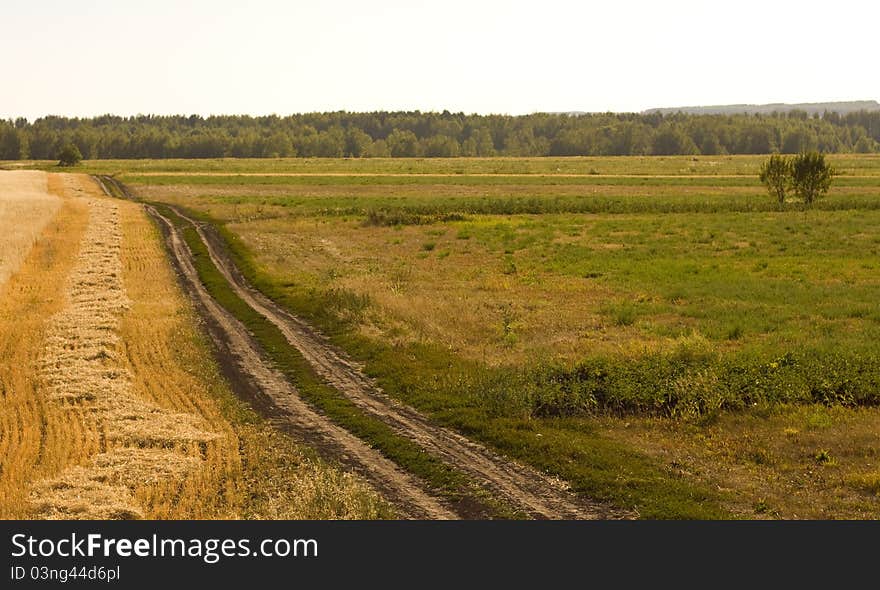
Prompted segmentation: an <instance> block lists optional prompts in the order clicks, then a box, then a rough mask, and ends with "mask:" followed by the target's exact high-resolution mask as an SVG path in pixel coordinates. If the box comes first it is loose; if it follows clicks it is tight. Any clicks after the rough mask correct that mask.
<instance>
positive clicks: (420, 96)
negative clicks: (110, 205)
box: [0, 0, 880, 119]
mask: <svg viewBox="0 0 880 590" xmlns="http://www.w3.org/2000/svg"><path fill="white" fill-rule="evenodd" d="M722 6H723V7H722ZM877 12H878V9H877V8H876V0H873V1H871V2H867V1H863V2H857V1H852V0H836V1H835V2H830V3H829V2H822V3H821V4H820V3H818V2H817V3H813V2H810V1H809V0H800V1H796V2H794V1H778V2H774V1H773V0H762V1H753V0H739V1H737V2H725V3H723V4H722V3H719V2H709V1H706V2H696V1H685V0H670V1H659V0H658V1H655V2H636V1H632V0H613V1H606V2H563V1H560V0H543V1H541V2H534V1H533V2H518V1H515V0H513V1H511V0H507V1H500V0H487V1H481V0H469V1H461V0H443V1H431V2H429V1H422V0H406V1H402V0H400V1H399V0H377V1H374V2H368V1H348V0H344V1H332V0H325V1H317V0H316V1H313V2H300V1H288V2H285V1H280V0H278V1H275V0H249V1H242V0H234V1H231V0H230V1H227V0H210V1H208V0H193V1H186V0H150V1H149V2H133V1H127V0H125V1H123V0H77V1H70V0H65V1H60V0H48V1H45V0H44V1H32V2H28V1H25V0H2V2H0V31H2V33H0V55H2V56H3V61H2V66H0V68H2V69H0V71H2V74H3V75H2V79H0V117H4V118H6V117H11V116H19V115H21V116H26V117H28V118H30V119H34V118H35V117H38V116H42V115H46V114H61V115H76V116H89V115H97V114H103V113H108V112H111V113H116V114H125V115H129V114H137V113H160V114H168V113H184V114H190V113H199V114H205V115H207V114H212V113H251V114H269V113H279V114H287V113H294V112H307V111H327V110H349V111H365V110H378V109H383V110H397V109H420V110H443V109H449V110H451V111H465V112H467V113H471V112H478V113H511V114H522V113H530V112H535V111H572V110H578V111H606V110H611V111H638V110H643V109H645V108H649V107H654V106H684V105H694V104H725V103H742V102H748V103H764V102H808V101H826V100H851V99H880V76H878V75H877V65H876V59H877V56H878V45H877V37H876V35H877V28H876V26H877V22H878V14H877Z"/></svg>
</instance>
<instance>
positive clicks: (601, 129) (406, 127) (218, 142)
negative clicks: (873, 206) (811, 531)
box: [0, 110, 880, 160]
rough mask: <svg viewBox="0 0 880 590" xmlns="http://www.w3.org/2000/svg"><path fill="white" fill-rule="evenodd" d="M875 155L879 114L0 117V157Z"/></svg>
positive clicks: (415, 113)
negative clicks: (66, 151)
mask: <svg viewBox="0 0 880 590" xmlns="http://www.w3.org/2000/svg"><path fill="white" fill-rule="evenodd" d="M67 144H74V145H76V146H77V148H78V149H79V150H80V152H81V153H82V155H83V157H85V158H86V159H134V158H154V159H161V158H220V157H240V158H276V157H334V158H335V157H354V158H361V157H428V158H431V157H459V156H470V157H474V156H482V157H488V156H617V155H620V156H625V155H723V154H766V153H773V152H782V153H798V152H804V151H814V150H815V151H820V152H825V153H876V152H880V111H867V110H865V111H858V112H851V113H846V114H840V113H837V112H825V113H823V114H821V115H819V114H813V115H810V114H809V113H807V112H805V111H798V110H794V111H790V112H786V113H773V114H770V115H765V114H758V115H749V114H742V115H693V114H685V113H673V114H663V113H603V114H600V113H591V114H579V115H571V114H550V113H536V114H531V115H520V116H512V115H466V114H464V113H450V112H449V111H443V112H441V113H438V112H420V111H408V112H372V113H350V112H345V111H340V112H330V113H308V114H297V115H289V116H278V115H269V116H259V117H254V116H248V115H224V116H209V117H202V116H199V115H191V116H183V115H179V116H164V115H163V116H157V115H137V116H132V117H122V116H116V115H103V116H99V117H93V118H68V117H58V116H48V117H42V118H39V119H37V120H35V121H33V122H31V121H28V120H26V119H24V118H18V119H15V120H7V121H0V160H21V159H34V160H51V159H55V158H57V155H58V153H59V151H60V150H61V148H62V147H63V146H65V145H67Z"/></svg>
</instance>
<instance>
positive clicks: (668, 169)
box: [83, 155, 880, 518]
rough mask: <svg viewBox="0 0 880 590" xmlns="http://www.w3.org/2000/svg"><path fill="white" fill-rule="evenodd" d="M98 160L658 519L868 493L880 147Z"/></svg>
mask: <svg viewBox="0 0 880 590" xmlns="http://www.w3.org/2000/svg"><path fill="white" fill-rule="evenodd" d="M761 160H762V158H761V157H757V156H756V157H753V156H729V157H728V156H725V157H716V158H712V157H704V156H701V157H666V158H649V157H632V158H628V157H621V158H535V159H516V158H510V159H503V158H497V159H434V160H393V159H375V160H332V159H325V160H308V159H300V160H295V159H290V160H206V161H181V160H164V161H159V160H156V161H98V162H92V163H87V164H86V165H85V166H83V168H84V169H85V171H88V172H93V173H109V174H115V175H116V177H117V178H118V179H119V180H121V181H123V182H125V183H126V184H127V185H128V186H130V187H131V188H132V189H133V190H134V192H135V193H136V194H138V195H139V196H141V197H142V198H144V199H147V200H151V201H161V202H167V203H172V204H177V205H181V206H183V207H185V208H186V209H187V210H189V211H190V212H192V213H193V214H196V215H198V216H200V217H202V218H203V219H206V220H210V221H212V222H214V223H216V224H217V225H218V227H220V228H221V230H222V231H223V234H224V236H225V237H226V239H227V242H228V245H229V246H230V248H231V249H232V250H233V253H234V256H235V258H236V260H237V262H238V264H239V266H240V267H241V268H242V270H243V271H244V272H245V274H246V275H247V276H248V277H249V278H250V279H251V281H252V282H253V283H254V284H255V285H256V286H258V287H259V288H260V289H261V290H262V291H263V292H265V293H266V294H267V295H269V296H270V297H272V298H273V299H275V300H276V301H278V302H280V303H282V304H283V305H285V306H287V307H288V308H290V309H291V310H293V311H294V312H295V313H297V314H300V315H302V316H304V317H306V318H307V319H309V320H311V321H312V322H314V323H316V324H317V325H319V326H320V327H321V328H322V330H324V331H325V332H326V333H327V334H328V335H329V336H330V337H331V338H332V340H333V341H334V342H335V343H336V344H338V345H339V346H341V347H342V348H344V349H345V350H347V351H348V352H349V353H350V354H351V355H352V356H353V357H355V358H356V359H357V360H359V361H362V362H363V363H364V364H365V367H366V370H367V371H368V372H369V373H370V374H372V375H373V376H375V377H376V378H378V380H379V382H380V383H381V384H382V386H383V387H384V389H385V390H386V391H387V392H388V393H389V394H390V395H392V396H394V397H396V398H398V399H401V400H403V401H405V402H407V403H409V404H412V405H414V406H416V407H417V408H419V409H421V410H423V411H424V412H426V413H428V414H429V415H430V416H431V417H432V418H433V419H435V420H436V421H438V422H441V423H444V424H447V425H451V426H453V427H455V428H457V429H459V430H460V431H462V432H463V433H465V434H467V435H469V436H472V437H475V438H477V439H480V440H482V441H484V442H486V443H487V444H489V445H491V446H493V447H495V448H496V449H498V450H499V451H501V452H502V453H505V454H507V455H509V456H511V457H514V458H516V459H518V460H521V461H523V462H526V463H531V464H533V465H535V466H536V467H538V468H540V469H542V470H545V471H548V472H550V473H553V474H555V475H558V476H560V477H562V478H563V479H565V480H567V481H568V482H569V483H570V484H571V486H572V487H573V489H575V490H576V491H578V492H580V493H584V494H586V495H588V496H590V497H594V498H598V499H602V500H606V501H608V502H610V503H613V504H615V505H617V506H620V507H622V508H626V509H635V510H636V511H637V512H638V514H640V515H641V516H643V517H647V518H668V517H673V518H691V517H709V518H712V517H743V518H755V517H773V516H782V517H789V518H793V517H808V518H825V517H848V518H863V517H877V516H880V499H878V494H880V467H878V465H877V462H876V461H877V455H876V454H877V447H876V432H877V428H878V427H880V412H878V411H877V410H876V409H875V407H876V406H877V405H878V403H880V345H878V342H880V338H878V336H880V307H878V305H877V302H878V300H880V273H878V270H880V258H878V253H880V157H877V156H852V155H846V156H834V157H832V158H831V161H832V164H833V165H834V166H835V167H836V169H837V170H838V172H839V176H838V178H837V179H836V180H835V183H834V185H833V188H832V190H831V192H830V194H829V195H828V196H827V197H825V198H824V199H823V200H821V201H820V202H819V203H817V204H816V206H814V207H813V208H812V209H809V210H807V209H805V208H803V207H802V206H801V205H799V204H797V203H790V204H788V206H787V207H786V210H784V211H778V210H777V207H776V204H775V203H774V201H773V199H772V198H771V197H770V196H769V195H768V194H767V193H766V192H765V190H764V189H763V187H762V186H761V185H760V184H759V182H758V181H757V178H756V174H757V167H758V165H759V164H760V162H761Z"/></svg>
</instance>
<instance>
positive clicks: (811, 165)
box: [791, 152, 834, 206]
mask: <svg viewBox="0 0 880 590" xmlns="http://www.w3.org/2000/svg"><path fill="white" fill-rule="evenodd" d="M833 177H834V169H833V168H832V167H831V165H830V164H828V163H827V162H826V161H825V155H824V154H820V153H818V152H809V153H806V154H799V155H797V156H795V157H794V159H793V160H792V163H791V186H792V188H793V189H794V192H795V193H796V194H797V196H799V197H800V198H801V200H803V202H804V204H806V205H807V206H810V205H812V204H813V202H814V201H816V200H817V199H818V198H819V197H821V196H822V195H824V194H825V193H827V192H828V189H829V188H830V187H831V180H832V178H833Z"/></svg>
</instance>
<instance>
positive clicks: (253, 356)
mask: <svg viewBox="0 0 880 590" xmlns="http://www.w3.org/2000/svg"><path fill="white" fill-rule="evenodd" d="M147 209H148V211H149V212H150V214H151V215H153V216H154V217H155V218H157V219H160V220H161V222H162V224H163V228H164V231H165V233H166V237H167V240H168V243H169V249H170V251H171V252H172V255H173V257H174V263H175V265H176V266H177V267H178V269H179V270H180V271H181V272H182V274H183V275H184V277H185V279H186V281H187V283H188V286H189V288H190V290H191V291H192V292H193V294H194V295H195V296H196V298H197V300H198V301H199V302H200V305H201V307H202V311H203V312H204V314H205V317H206V319H207V320H208V324H209V329H210V331H211V333H212V336H213V337H214V339H215V341H218V344H220V345H221V347H222V349H223V352H224V353H226V352H228V353H229V356H230V357H231V358H233V359H235V362H236V364H237V368H236V371H235V372H236V373H237V374H238V375H237V376H236V375H233V376H232V377H234V378H235V379H236V380H237V381H243V382H245V385H249V387H250V390H251V392H250V397H251V398H252V399H253V400H256V401H257V402H258V403H259V405H261V406H262V407H263V408H266V407H272V406H274V407H276V408H277V409H278V410H281V411H282V412H280V415H279V416H278V419H279V420H281V422H283V424H282V426H284V427H286V428H287V429H288V430H291V429H292V430H294V431H295V433H296V434H297V435H299V436H300V437H302V438H305V439H306V440H307V441H309V442H310V443H312V444H315V443H319V445H320V446H321V447H324V448H330V449H331V450H332V449H335V453H334V454H335V455H336V456H337V457H340V458H342V459H347V460H348V461H349V463H350V464H352V463H353V464H354V465H355V466H356V467H357V470H358V471H359V472H360V473H361V474H362V475H364V476H365V477H366V478H367V479H368V480H370V481H372V482H373V483H374V485H376V486H377V487H378V488H379V489H380V490H382V491H383V493H385V494H386V496H387V497H389V499H390V500H392V501H394V502H397V503H399V504H402V505H403V506H405V507H406V508H407V511H408V513H409V514H408V515H410V516H414V517H417V518H425V517H427V518H445V517H455V516H456V515H455V514H454V513H452V514H450V512H449V508H448V507H444V506H442V505H441V503H440V501H439V500H436V499H434V498H431V497H430V496H427V495H426V493H425V492H424V491H423V490H422V489H421V488H419V486H418V484H416V483H415V481H414V480H413V478H412V477H411V476H409V475H408V474H406V473H405V472H402V471H401V470H400V469H399V468H397V467H396V466H395V465H394V464H393V463H391V462H390V461H388V460H387V459H385V458H384V457H383V456H382V455H380V454H378V453H377V452H375V451H373V450H372V449H370V448H369V447H366V446H365V445H364V444H363V443H362V442H361V441H360V440H359V439H357V438H356V437H354V436H353V435H351V434H350V433H348V432H347V431H345V430H343V429H341V428H339V427H338V426H336V425H335V424H333V423H332V422H330V421H329V420H328V419H327V418H325V417H324V416H323V415H321V414H319V413H316V412H315V411H314V410H313V409H312V408H311V407H310V406H309V405H308V404H306V403H305V402H303V401H302V400H301V399H300V398H299V396H298V395H297V394H296V391H295V388H294V387H293V386H292V385H291V384H290V383H289V382H288V381H287V380H286V379H285V377H284V376H283V375H281V374H280V373H278V372H277V371H275V370H273V369H272V368H271V367H270V366H269V365H268V364H267V363H266V361H265V360H264V357H263V355H262V354H261V351H260V350H259V347H258V346H257V344H256V343H255V342H253V340H252V338H251V337H250V336H249V335H248V333H247V330H246V328H245V327H244V326H243V325H242V324H241V323H240V322H238V320H236V319H235V318H233V317H232V316H231V315H230V314H229V313H228V312H227V311H226V310H225V309H223V308H222V307H220V306H219V305H218V304H217V303H216V302H215V301H214V300H213V299H212V298H211V297H210V295H209V294H208V293H207V292H206V291H205V290H204V287H203V286H202V285H201V283H200V282H199V280H198V276H197V274H196V271H195V268H194V266H193V264H192V260H191V254H190V252H189V250H188V248H187V247H186V245H185V243H184V242H183V240H182V238H181V237H180V236H179V235H178V233H177V230H176V228H175V227H174V225H173V224H172V223H171V222H170V221H169V220H168V219H166V218H164V217H163V216H161V215H160V214H159V212H158V211H156V210H155V209H154V208H152V207H149V206H147ZM172 209H173V210H174V211H175V213H176V214H177V215H179V216H180V217H181V218H182V219H185V220H186V221H188V222H189V223H191V224H192V225H193V226H194V227H195V228H196V230H197V232H198V234H199V236H200V238H201V239H202V241H203V242H204V243H205V245H206V247H207V249H208V252H209V254H210V256H211V259H212V261H213V262H214V264H215V265H216V267H217V268H218V269H219V270H220V272H221V273H222V274H223V276H224V277H225V278H226V280H227V281H228V282H229V284H230V286H231V287H232V289H233V290H234V291H235V292H236V294H237V295H238V296H239V297H240V298H241V299H242V300H243V301H245V302H246V303H247V304H248V305H250V306H251V307H252V308H253V309H254V310H256V311H257V312H258V313H260V314H261V315H263V316H264V317H265V318H266V319H268V320H269V321H270V322H272V323H273V324H275V325H276V326H277V327H278V328H279V329H280V330H281V332H282V333H283V334H284V336H285V337H286V338H287V340H288V342H289V343H290V344H291V345H292V346H294V347H295V348H296V349H297V350H298V351H299V352H300V353H301V354H302V355H303V357H304V358H305V359H306V360H307V361H308V362H309V363H310V364H311V365H312V367H313V368H314V370H315V372H316V373H317V374H318V375H319V376H321V377H322V378H323V379H324V380H325V381H326V382H327V383H329V384H330V385H332V386H333V387H335V388H336V389H337V390H338V391H339V392H341V393H342V394H343V395H345V396H346V397H347V398H348V399H350V400H351V401H352V402H353V403H354V404H355V405H357V406H358V407H359V408H360V409H362V410H363V411H364V412H366V413H368V414H370V415H372V416H375V417H376V418H378V419H380V420H382V421H383V422H384V423H386V424H388V425H389V426H390V427H391V428H392V429H393V430H394V431H395V432H396V433H397V434H399V435H401V436H404V437H406V438H408V439H410V440H412V441H414V442H416V443H417V444H419V445H420V446H421V447H422V448H424V449H425V450H426V451H428V452H430V453H431V454H433V455H435V456H437V457H439V458H440V459H442V460H443V461H444V462H445V463H447V464H448V465H450V466H452V467H454V468H455V469H457V470H459V471H461V472H462V473H464V474H466V475H468V476H469V477H470V478H471V479H472V480H474V481H475V482H476V483H478V484H479V485H481V486H482V487H484V488H485V489H487V490H489V491H490V492H491V493H492V494H493V495H495V496H497V497H499V498H501V499H503V500H505V501H506V502H507V503H509V504H511V505H512V506H514V507H516V508H517V509H519V510H520V511H522V512H523V513H524V514H528V515H530V516H532V517H534V518H545V519H594V518H609V517H615V516H620V515H619V514H616V513H614V512H613V511H611V510H610V509H608V508H607V507H604V506H601V505H599V504H595V503H591V502H588V501H585V500H583V499H582V498H579V497H577V496H575V495H574V494H572V493H570V492H569V491H568V490H567V489H566V488H565V485H564V483H563V482H561V481H558V480H556V479H553V478H550V477H548V476H545V475H543V474H541V473H539V472H537V471H535V470H534V469H531V468H529V467H526V466H524V465H520V464H518V463H515V462H513V461H511V460H509V459H506V458H503V457H501V456H500V455H498V454H497V453H495V452H493V451H491V450H489V449H487V448H486V447H485V446H483V445H481V444H478V443H476V442H474V441H471V440H469V439H467V438H466V437H464V436H462V435H460V434H458V433H457V432H454V431H452V430H450V429H448V428H444V427H441V426H438V425H436V424H434V423H432V422H431V421H429V420H428V419H427V418H426V417H425V416H423V415H422V414H421V413H419V412H418V411H416V410H415V409H413V408H411V407H408V406H406V405H403V404H401V403H399V402H397V401H395V400H392V399H391V398H389V397H388V396H387V395H386V394H385V393H384V392H382V391H381V389H380V388H379V387H378V386H377V385H376V383H375V382H374V381H373V380H371V379H370V378H368V377H367V376H366V375H365V374H364V373H363V372H362V371H361V370H360V368H359V367H358V366H357V365H356V364H355V363H353V362H352V361H351V360H350V359H348V358H347V357H346V356H345V354H344V353H343V352H342V351H340V350H339V349H337V348H336V347H334V346H332V345H331V344H330V343H329V342H328V341H327V340H326V338H324V337H323V336H322V335H320V334H319V333H318V332H317V331H315V330H314V329H313V328H312V327H311V326H309V325H308V324H307V323H306V322H304V321H303V320H301V319H300V318H298V317H296V316H294V315H293V314H291V313H290V312H289V311H287V310H285V309H283V308H282V307H280V306H279V305H277V304H276V303H275V302H273V301H271V300H270V299H268V298H267V297H265V296H264V295H263V294H262V293H260V292H258V291H257V290H255V289H254V288H253V287H251V286H250V285H249V284H248V282H247V281H246V279H245V278H244V277H243V276H242V274H241V273H240V272H239V271H238V269H237V268H236V267H235V265H234V264H233V263H232V261H231V260H230V258H229V256H228V254H227V253H226V251H225V246H224V244H223V242H222V240H221V239H220V237H219V236H218V235H217V233H216V232H215V231H214V229H213V227H211V226H209V225H206V224H203V223H200V222H198V221H196V220H193V219H191V218H189V217H188V216H186V215H185V214H184V213H183V212H182V211H180V210H178V209H176V208H173V207H172ZM242 376H244V377H243V378H242ZM352 459H354V461H352ZM419 512H421V515H420V514H419ZM459 516H461V515H459Z"/></svg>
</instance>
